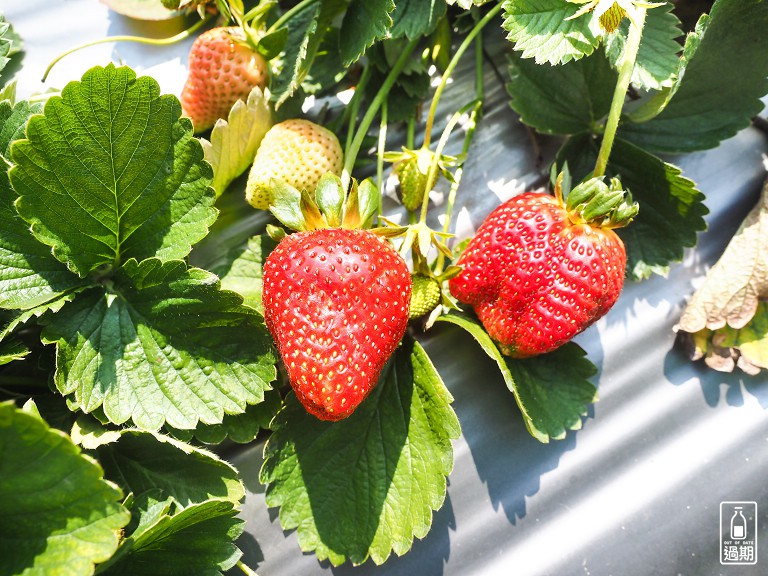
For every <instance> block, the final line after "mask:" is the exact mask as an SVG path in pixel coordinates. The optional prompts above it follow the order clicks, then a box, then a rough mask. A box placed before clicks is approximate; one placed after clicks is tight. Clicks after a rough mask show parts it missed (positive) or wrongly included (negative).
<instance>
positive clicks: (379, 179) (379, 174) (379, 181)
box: [376, 100, 387, 214]
mask: <svg viewBox="0 0 768 576" xmlns="http://www.w3.org/2000/svg"><path fill="white" fill-rule="evenodd" d="M386 149H387V101H386V100H384V102H382V103H381V123H380V124H379V147H378V150H377V153H376V185H377V186H378V187H379V190H384V151H385V150H386ZM382 201H383V199H382V195H381V194H379V210H378V212H377V213H376V214H381V212H382V208H383V206H382Z"/></svg>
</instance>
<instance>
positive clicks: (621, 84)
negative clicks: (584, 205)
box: [593, 8, 645, 178]
mask: <svg viewBox="0 0 768 576" xmlns="http://www.w3.org/2000/svg"><path fill="white" fill-rule="evenodd" d="M644 24H645V8H639V9H638V15H637V18H636V20H635V21H634V22H633V23H632V25H630V27H629V36H628V37H627V46H626V49H625V50H624V58H623V59H622V61H621V65H620V66H619V78H618V80H617V82H616V89H615V90H614V92H613V100H612V101H611V108H610V110H609V112H608V120H607V121H606V123H605V131H604V132H603V141H602V143H601V144H600V151H599V152H598V154H597V162H596V163H595V171H594V173H593V176H595V177H597V178H599V177H600V176H603V175H604V174H605V169H606V167H607V166H608V158H609V157H610V155H611V148H613V140H614V138H615V137H616V130H617V128H618V127H619V119H620V118H621V110H622V109H623V108H624V100H625V99H626V97H627V89H628V88H629V83H630V81H631V80H632V71H633V70H634V69H635V60H637V52H638V50H639V49H640V40H642V38H643V25H644Z"/></svg>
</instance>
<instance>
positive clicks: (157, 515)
mask: <svg viewBox="0 0 768 576" xmlns="http://www.w3.org/2000/svg"><path fill="white" fill-rule="evenodd" d="M145 502H146V500H143V501H139V500H138V499H137V502H136V504H135V505H134V511H135V512H136V513H138V514H140V522H141V525H140V527H139V528H138V529H137V530H136V532H134V533H133V534H131V535H130V536H129V537H128V538H126V539H125V540H123V542H122V543H121V545H120V548H119V549H118V551H117V553H116V554H115V557H114V558H113V559H112V560H111V561H110V563H109V565H108V569H107V570H106V571H104V572H103V573H104V574H108V575H110V576H118V575H125V576H167V575H168V574H195V575H200V576H220V575H221V574H222V573H223V572H225V571H226V570H229V569H230V568H232V567H233V566H234V565H235V564H236V563H237V561H238V560H239V559H240V556H242V552H241V551H240V550H239V549H238V548H237V546H236V545H235V540H236V539H237V537H238V536H240V534H241V533H242V531H243V525H244V520H242V519H240V518H237V512H238V511H237V509H236V508H235V505H234V504H233V503H232V502H228V501H226V500H208V501H206V502H201V503H199V504H192V505H191V506H188V507H187V508H184V509H182V510H180V511H178V512H176V513H174V514H169V513H168V510H169V509H171V508H172V507H173V506H172V501H171V500H165V501H164V502H160V503H158V502H154V501H153V502H149V503H148V505H146V508H147V510H146V511H143V510H141V508H142V506H144V505H145ZM190 551H193V553H190Z"/></svg>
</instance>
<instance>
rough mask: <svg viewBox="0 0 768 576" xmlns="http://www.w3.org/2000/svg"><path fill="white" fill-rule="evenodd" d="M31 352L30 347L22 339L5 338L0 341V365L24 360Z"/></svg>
mask: <svg viewBox="0 0 768 576" xmlns="http://www.w3.org/2000/svg"><path fill="white" fill-rule="evenodd" d="M29 352H30V350H29V348H27V346H26V345H25V344H24V343H23V342H21V341H20V340H15V339H12V340H3V341H2V342H0V366H2V365H3V364H10V363H11V362H15V361H16V360H24V358H26V357H27V355H28V354H29Z"/></svg>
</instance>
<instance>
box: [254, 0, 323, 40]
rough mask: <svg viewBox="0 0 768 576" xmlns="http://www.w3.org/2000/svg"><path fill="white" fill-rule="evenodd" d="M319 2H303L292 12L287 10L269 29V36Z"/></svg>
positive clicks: (312, 0)
mask: <svg viewBox="0 0 768 576" xmlns="http://www.w3.org/2000/svg"><path fill="white" fill-rule="evenodd" d="M318 1H319V0H302V1H301V2H299V3H298V4H296V6H294V7H293V8H291V9H290V10H287V11H286V12H284V13H283V14H281V15H280V17H279V18H278V19H277V20H275V23H274V24H272V26H270V27H269V29H268V30H267V34H270V33H272V32H274V31H275V30H279V29H280V28H282V27H283V25H285V23H286V22H288V21H289V20H290V19H291V18H293V17H294V16H295V15H296V14H297V13H299V12H301V11H302V10H304V8H306V7H307V6H310V5H311V4H315V3H316V2H318Z"/></svg>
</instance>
